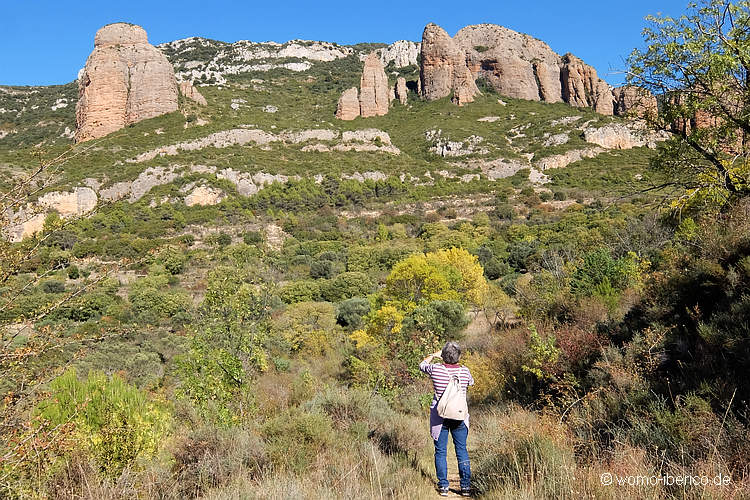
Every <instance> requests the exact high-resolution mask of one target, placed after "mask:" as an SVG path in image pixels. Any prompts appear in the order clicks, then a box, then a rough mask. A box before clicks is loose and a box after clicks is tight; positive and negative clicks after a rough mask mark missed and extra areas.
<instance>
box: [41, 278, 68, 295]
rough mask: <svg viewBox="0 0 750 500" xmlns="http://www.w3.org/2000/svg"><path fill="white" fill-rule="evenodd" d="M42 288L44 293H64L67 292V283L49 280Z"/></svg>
mask: <svg viewBox="0 0 750 500" xmlns="http://www.w3.org/2000/svg"><path fill="white" fill-rule="evenodd" d="M40 288H41V289H42V291H43V292H44V293H63V292H64V291H65V283H63V282H62V281H58V280H49V281H45V282H44V283H42V284H41V286H40Z"/></svg>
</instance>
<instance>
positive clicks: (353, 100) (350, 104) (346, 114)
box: [336, 87, 359, 120]
mask: <svg viewBox="0 0 750 500" xmlns="http://www.w3.org/2000/svg"><path fill="white" fill-rule="evenodd" d="M358 116H359V93H358V91H357V87H352V88H350V89H347V90H345V91H344V93H343V94H341V97H339V103H338V106H336V118H338V119H339V120H354V119H355V118H356V117H358Z"/></svg>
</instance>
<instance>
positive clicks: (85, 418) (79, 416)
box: [37, 369, 170, 478]
mask: <svg viewBox="0 0 750 500" xmlns="http://www.w3.org/2000/svg"><path fill="white" fill-rule="evenodd" d="M37 412H38V413H39V414H40V415H41V417H43V418H44V419H46V420H48V421H49V422H50V423H51V424H52V425H64V424H67V423H68V422H70V421H72V422H74V423H75V425H76V428H75V431H74V432H75V434H76V435H77V436H79V438H80V440H78V442H79V443H80V445H81V446H83V447H85V448H86V449H87V450H88V451H89V452H90V453H91V454H92V455H93V457H94V458H95V459H96V461H97V463H98V465H99V467H100V469H101V470H102V472H104V473H105V474H107V475H109V476H111V477H115V478H116V477H117V476H119V475H120V473H121V472H122V470H123V469H124V468H126V467H134V466H136V460H137V459H138V458H139V457H148V456H151V455H153V454H154V453H155V452H156V451H157V449H158V447H159V445H160V443H161V440H162V438H163V436H164V434H165V433H166V430H167V427H168V425H169V421H170V416H169V413H168V412H167V411H166V410H165V409H163V408H161V407H160V406H159V405H157V404H154V403H152V402H149V401H148V400H147V398H146V396H145V395H144V394H143V393H142V392H140V391H139V390H138V389H137V388H136V387H135V386H132V385H129V384H127V383H126V382H125V381H124V380H123V379H121V378H120V377H119V376H117V375H113V376H112V377H108V376H107V375H105V374H103V373H100V372H89V374H88V377H87V378H86V380H83V381H81V380H79V379H78V377H77V376H76V372H75V370H73V369H71V370H68V371H67V372H65V374H63V375H61V376H60V377H58V378H57V379H55V380H54V381H52V383H51V384H50V397H49V399H47V400H46V401H43V402H42V403H40V405H39V406H38V408H37Z"/></svg>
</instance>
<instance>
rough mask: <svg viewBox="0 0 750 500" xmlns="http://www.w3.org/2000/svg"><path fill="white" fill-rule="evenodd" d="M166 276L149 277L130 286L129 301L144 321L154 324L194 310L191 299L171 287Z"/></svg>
mask: <svg viewBox="0 0 750 500" xmlns="http://www.w3.org/2000/svg"><path fill="white" fill-rule="evenodd" d="M169 282H170V277H169V276H168V275H166V274H157V275H149V276H146V277H145V278H141V279H140V280H138V281H136V282H135V283H133V284H132V285H131V286H130V294H129V296H128V297H129V299H130V303H131V305H132V307H133V312H135V313H136V315H138V316H139V317H140V319H141V320H142V321H145V322H149V323H154V322H157V321H159V320H161V319H169V318H173V317H175V316H177V315H178V314H181V313H188V312H190V310H191V309H192V301H191V300H190V297H189V296H188V295H187V293H185V292H184V291H181V290H172V289H171V288H170V287H169Z"/></svg>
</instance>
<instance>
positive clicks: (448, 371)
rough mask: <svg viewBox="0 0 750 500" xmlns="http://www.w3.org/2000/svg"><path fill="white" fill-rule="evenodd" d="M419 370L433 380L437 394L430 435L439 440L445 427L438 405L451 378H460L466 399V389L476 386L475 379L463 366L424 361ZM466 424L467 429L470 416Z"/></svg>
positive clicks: (434, 398) (467, 417) (434, 396)
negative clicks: (454, 376) (438, 411)
mask: <svg viewBox="0 0 750 500" xmlns="http://www.w3.org/2000/svg"><path fill="white" fill-rule="evenodd" d="M419 369H420V371H422V372H424V373H426V374H428V375H429V376H430V379H432V388H433V389H434V391H435V394H434V395H433V396H432V404H431V405H430V434H431V435H432V439H435V440H437V438H438V436H440V430H441V429H442V427H443V418H442V417H441V416H440V415H438V413H437V404H438V401H440V397H441V396H442V395H443V392H445V389H446V387H448V383H449V382H450V380H451V377H452V376H453V375H456V376H458V380H459V382H460V385H461V392H463V394H464V397H466V388H467V387H469V386H470V385H474V377H472V376H471V372H470V371H469V369H468V368H467V367H465V366H463V365H446V364H432V363H428V362H426V361H422V362H421V363H420V364H419ZM464 423H465V424H466V426H467V427H468V426H469V415H466V419H465V420H464Z"/></svg>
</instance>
